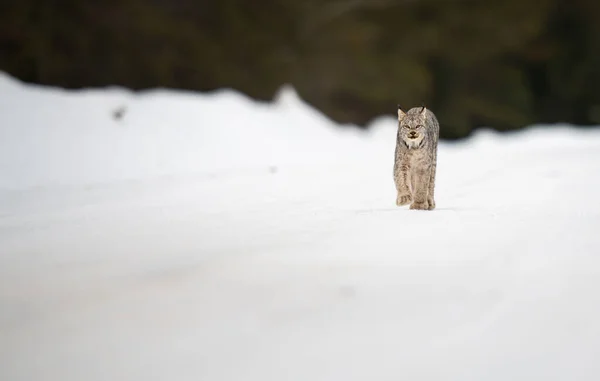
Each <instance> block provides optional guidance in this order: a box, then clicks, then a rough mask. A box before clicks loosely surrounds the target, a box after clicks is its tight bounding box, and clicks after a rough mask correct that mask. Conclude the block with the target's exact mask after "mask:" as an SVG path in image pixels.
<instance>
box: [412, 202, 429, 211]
mask: <svg viewBox="0 0 600 381" xmlns="http://www.w3.org/2000/svg"><path fill="white" fill-rule="evenodd" d="M410 209H415V210H430V209H429V204H428V203H427V201H425V202H413V203H412V204H410Z"/></svg>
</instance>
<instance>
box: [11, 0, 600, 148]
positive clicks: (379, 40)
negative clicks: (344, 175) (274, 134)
mask: <svg viewBox="0 0 600 381" xmlns="http://www.w3.org/2000/svg"><path fill="white" fill-rule="evenodd" d="M599 4H600V2H598V1H597V0H569V1H566V0H538V1H536V2H533V1H526V0H504V1H484V0H479V1H477V0H329V1H326V0H321V1H319V0H306V1H297V0H261V1H255V2H252V1H244V0H201V1H192V0H123V1H116V0H103V1H101V0H85V1H80V0H62V1H60V0H20V1H17V0H5V1H3V2H2V3H1V4H0V69H2V70H5V71H7V72H9V73H11V74H12V75H15V76H17V77H18V78H20V79H22V80H24V81H27V82H36V83H43V84H51V85H58V86H63V87H67V88H78V87H88V86H104V85H121V86H126V87H130V88H133V89H143V88H151V87H170V88H179V89H193V90H200V91H210V90H213V89H217V88H222V87H229V88H235V89H238V90H240V91H242V92H244V93H246V94H248V95H250V96H252V97H255V98H257V99H262V100H268V99H271V98H272V97H273V95H274V94H275V92H276V91H277V90H278V89H279V88H280V86H281V85H283V84H285V83H291V84H293V85H294V86H295V87H296V88H297V89H298V92H299V93H300V95H301V96H302V97H303V98H304V99H306V100H307V101H308V102H309V103H311V104H313V105H315V106H316V107H318V108H319V109H321V110H322V111H323V112H324V113H325V114H327V115H328V116H330V117H331V118H332V119H334V120H336V121H339V122H351V123H356V124H359V125H363V126H364V125H365V124H366V123H368V122H369V121H370V120H371V119H372V118H373V117H376V116H379V115H381V114H390V115H394V114H395V107H396V105H397V104H398V103H400V104H401V105H403V106H404V107H405V108H410V107H413V106H416V105H423V104H425V105H427V106H429V107H430V108H431V109H432V110H434V111H435V112H436V114H437V115H438V118H439V119H440V121H441V124H442V129H441V136H442V138H446V139H453V138H460V137H464V136H467V135H468V134H469V133H470V132H471V131H472V130H473V128H476V127H479V126H489V127H494V128H496V129H498V130H512V129H518V128H521V127H523V126H526V125H528V124H532V123H552V122H569V123H576V124H581V125H589V124H600V95H599V94H600V92H599V91H598V90H597V89H598V88H600V23H598V22H597V19H598V17H599V16H600V5H599Z"/></svg>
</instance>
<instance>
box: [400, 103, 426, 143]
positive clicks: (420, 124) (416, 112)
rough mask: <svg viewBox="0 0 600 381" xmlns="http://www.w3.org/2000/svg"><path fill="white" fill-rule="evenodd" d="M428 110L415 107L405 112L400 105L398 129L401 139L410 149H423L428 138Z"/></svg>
mask: <svg viewBox="0 0 600 381" xmlns="http://www.w3.org/2000/svg"><path fill="white" fill-rule="evenodd" d="M426 121H427V109H426V108H425V106H423V107H414V108H411V109H410V110H408V112H406V113H405V112H404V111H402V110H401V109H400V105H398V129H399V133H400V137H401V138H402V140H403V141H404V142H405V143H406V145H407V146H408V147H409V148H418V147H421V146H422V144H423V143H424V139H425V137H426V131H425V129H426V128H425V126H426Z"/></svg>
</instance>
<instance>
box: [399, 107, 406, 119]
mask: <svg viewBox="0 0 600 381" xmlns="http://www.w3.org/2000/svg"><path fill="white" fill-rule="evenodd" d="M405 116H406V114H405V113H404V111H402V109H401V108H400V105H398V120H400V119H402V118H404V117H405Z"/></svg>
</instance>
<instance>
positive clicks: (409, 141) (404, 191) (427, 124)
mask: <svg viewBox="0 0 600 381" xmlns="http://www.w3.org/2000/svg"><path fill="white" fill-rule="evenodd" d="M439 134H440V125H439V123H438V120H437V118H436V117H435V115H434V114H433V113H432V112H431V111H429V110H428V109H427V108H425V107H415V108H412V109H410V110H408V112H406V113H405V112H403V111H402V110H401V109H400V106H398V136H397V139H396V152H395V154H396V160H395V161H394V182H395V183H396V190H397V192H398V196H397V198H396V205H398V206H402V205H408V204H410V209H422V210H432V209H434V208H435V200H434V198H433V190H434V188H435V170H436V164H437V145H438V139H439Z"/></svg>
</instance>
